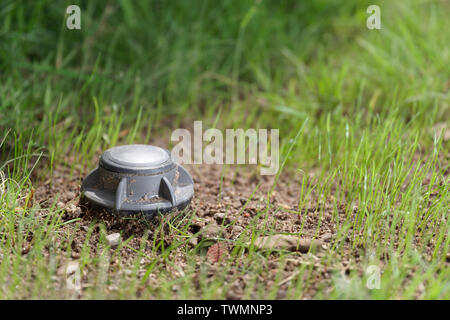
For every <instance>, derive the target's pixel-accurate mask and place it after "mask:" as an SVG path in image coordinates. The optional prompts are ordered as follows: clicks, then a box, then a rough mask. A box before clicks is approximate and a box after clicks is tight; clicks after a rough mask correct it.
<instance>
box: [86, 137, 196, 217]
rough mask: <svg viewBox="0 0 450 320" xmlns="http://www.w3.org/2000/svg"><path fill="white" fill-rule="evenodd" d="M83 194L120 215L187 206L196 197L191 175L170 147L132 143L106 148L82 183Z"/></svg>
mask: <svg viewBox="0 0 450 320" xmlns="http://www.w3.org/2000/svg"><path fill="white" fill-rule="evenodd" d="M81 192H82V194H83V196H84V197H85V198H86V199H87V200H88V202H91V203H93V204H95V205H99V206H101V207H106V208H108V209H110V210H111V211H113V212H114V213H118V214H120V215H132V214H136V213H141V212H142V213H143V214H144V215H145V216H146V217H147V218H152V217H153V216H154V215H155V214H156V213H158V212H160V213H164V212H168V211H170V210H172V209H175V208H178V209H182V208H184V207H186V206H187V205H188V204H189V202H190V201H191V200H192V197H193V196H194V182H193V181H192V177H191V176H190V175H189V173H188V172H187V171H186V169H184V168H183V167H182V166H180V165H178V164H176V163H175V162H174V161H173V159H172V157H171V154H170V152H169V151H168V150H165V149H162V148H159V147H155V146H150V145H144V144H132V145H125V146H118V147H114V148H111V149H108V150H106V151H105V152H104V153H103V154H102V156H101V157H100V161H99V166H98V168H97V169H95V170H93V171H92V172H91V173H89V174H88V175H87V177H86V178H85V179H84V180H83V183H82V185H81Z"/></svg>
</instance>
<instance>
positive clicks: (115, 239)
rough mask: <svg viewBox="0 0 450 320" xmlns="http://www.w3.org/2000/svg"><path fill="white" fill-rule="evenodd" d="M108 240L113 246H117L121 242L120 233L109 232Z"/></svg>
mask: <svg viewBox="0 0 450 320" xmlns="http://www.w3.org/2000/svg"><path fill="white" fill-rule="evenodd" d="M106 240H107V241H108V243H109V245H110V246H111V247H112V248H114V247H117V246H118V245H119V242H120V233H112V234H109V235H107V236H106Z"/></svg>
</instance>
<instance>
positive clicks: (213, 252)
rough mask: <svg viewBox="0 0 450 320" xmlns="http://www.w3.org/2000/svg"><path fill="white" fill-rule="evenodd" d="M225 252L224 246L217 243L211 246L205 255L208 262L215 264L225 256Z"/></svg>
mask: <svg viewBox="0 0 450 320" xmlns="http://www.w3.org/2000/svg"><path fill="white" fill-rule="evenodd" d="M226 252H227V250H226V248H225V247H224V246H222V245H221V244H220V243H219V242H217V243H216V244H213V245H212V246H211V247H209V249H208V253H207V254H206V255H207V257H208V260H209V262H211V263H213V264H214V263H217V262H219V261H220V259H221V258H222V257H223V256H224V255H225V254H226Z"/></svg>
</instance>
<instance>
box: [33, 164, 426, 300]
mask: <svg viewBox="0 0 450 320" xmlns="http://www.w3.org/2000/svg"><path fill="white" fill-rule="evenodd" d="M187 169H188V171H189V172H190V173H191V174H192V176H193V179H194V187H195V196H194V199H193V200H192V203H191V205H190V206H189V207H188V208H187V209H186V210H185V211H183V212H173V213H170V214H166V215H164V216H160V217H157V218H155V219H154V220H152V221H147V220H144V219H139V217H137V218H132V219H125V218H119V217H115V216H113V215H111V214H110V213H109V212H107V211H105V210H104V209H102V208H98V207H93V206H91V205H89V204H87V203H85V202H84V201H83V199H80V185H81V180H82V174H81V173H80V172H75V173H74V174H73V175H72V176H71V175H70V171H69V169H68V168H64V167H60V168H58V169H57V170H55V171H54V172H53V177H52V178H51V179H49V180H47V181H45V182H44V183H42V184H40V185H39V186H38V187H36V190H35V193H34V199H35V201H37V202H39V205H40V206H41V207H42V208H49V207H51V206H54V205H56V206H57V207H59V208H61V209H62V212H63V213H62V217H61V218H62V221H64V222H70V221H75V220H76V221H77V222H76V223H67V224H65V225H63V226H62V227H61V230H62V232H61V233H62V234H64V233H69V234H72V235H73V237H72V238H71V240H70V241H71V242H70V243H67V239H65V240H63V239H61V241H60V242H58V245H59V246H61V247H63V248H65V247H67V248H68V251H69V252H67V259H69V260H70V259H72V260H77V259H79V258H80V256H81V255H82V253H81V251H82V248H83V246H85V247H86V245H85V242H86V239H87V238H89V239H88V242H89V246H88V247H89V248H90V249H89V250H90V252H89V256H90V257H92V258H96V257H98V256H99V255H102V254H103V253H104V250H105V247H104V246H99V243H101V239H102V238H105V237H106V236H107V235H109V234H112V233H120V234H121V239H122V241H124V242H126V245H125V246H119V248H118V249H112V248H111V249H109V250H111V253H110V254H111V257H112V258H111V260H110V263H109V265H108V267H107V269H108V272H109V274H110V278H111V279H115V278H116V279H117V278H120V277H127V276H128V275H129V269H131V268H132V264H133V263H134V261H136V258H137V255H138V254H137V252H138V251H139V250H140V249H142V248H143V250H142V252H143V253H144V255H145V256H143V257H142V259H141V262H140V266H139V272H138V273H137V276H138V277H139V278H140V280H142V279H143V280H142V281H143V284H142V286H140V287H139V289H138V290H137V292H136V297H140V295H141V294H142V292H143V291H145V290H146V288H148V287H149V286H150V287H153V288H159V286H161V285H162V283H161V282H160V281H161V280H160V277H158V276H157V275H156V274H155V273H154V272H151V273H150V274H148V273H147V270H148V266H149V265H152V264H153V263H154V261H158V263H161V264H162V265H163V269H164V270H165V272H166V273H167V274H166V276H168V277H170V278H172V279H177V278H180V277H183V276H184V271H185V270H187V268H188V255H189V254H192V253H193V254H194V255H195V266H194V267H193V269H192V270H194V272H193V275H192V281H193V283H194V286H195V288H194V290H197V291H198V292H200V291H201V287H202V285H201V282H202V281H203V282H205V281H206V282H207V283H212V282H213V281H214V279H215V277H222V278H223V281H224V286H225V287H226V289H224V290H226V292H223V293H222V295H221V296H224V297H226V298H228V299H241V298H245V297H255V298H256V297H258V296H257V295H255V296H252V295H251V294H250V295H248V290H249V286H251V285H254V282H255V281H256V282H258V283H259V284H260V285H261V284H262V285H263V286H264V287H265V288H266V289H267V290H271V288H272V287H273V286H276V287H277V290H276V296H275V297H276V298H278V299H284V298H290V299H292V298H313V297H315V294H316V292H318V291H319V290H322V291H321V292H324V294H325V295H326V294H327V292H326V291H327V290H328V289H326V290H325V291H323V289H324V288H331V287H332V281H334V280H333V275H335V274H342V275H343V277H344V278H345V276H347V275H350V273H357V274H360V275H361V274H362V273H363V270H362V267H361V268H359V267H356V269H355V266H358V265H359V264H360V263H361V262H362V257H363V256H365V254H366V252H365V250H366V249H365V248H364V247H363V246H362V245H360V244H358V243H355V242H354V239H352V234H353V231H352V230H347V231H346V232H347V234H348V235H347V236H344V238H343V239H339V240H337V239H336V236H337V233H338V229H339V228H338V226H339V221H340V222H342V221H344V220H345V219H346V218H347V217H348V216H349V214H350V216H353V215H354V216H357V213H358V206H357V204H354V205H353V211H351V212H348V211H346V210H348V208H349V207H350V208H351V207H352V205H349V204H345V205H344V204H340V205H338V206H337V207H336V205H335V204H334V203H335V202H334V201H333V197H334V195H333V194H334V191H335V189H333V188H332V192H331V194H330V197H331V198H330V199H327V201H325V202H324V201H321V200H319V199H318V198H317V197H316V196H315V195H314V193H312V194H311V196H310V197H308V199H307V201H306V205H305V206H304V207H303V209H302V210H299V199H300V198H301V197H300V193H301V185H302V180H301V179H302V176H301V175H300V174H297V173H296V172H292V171H290V172H285V173H283V174H282V175H281V176H280V178H279V180H278V181H277V183H276V186H275V187H274V183H275V179H276V177H274V176H261V175H259V174H258V173H257V170H256V168H255V167H249V166H247V167H229V166H227V167H223V166H214V165H200V166H187ZM310 178H311V179H310V180H309V183H312V184H314V183H317V181H315V180H314V177H313V176H311V177H310ZM346 208H347V209H346ZM169 224H171V225H176V228H175V229H176V230H182V232H174V228H170V227H169ZM88 234H89V237H88ZM273 234H283V235H295V236H298V237H301V238H302V239H307V240H308V241H310V243H315V242H314V241H319V243H320V244H321V245H322V244H323V248H322V250H319V251H317V252H308V249H307V248H306V249H305V247H302V249H301V250H295V249H293V250H290V249H289V248H295V246H294V245H292V246H289V248H288V251H292V252H291V254H290V255H288V256H287V258H286V257H283V259H280V254H279V253H278V252H277V250H274V252H268V253H261V254H264V255H265V256H264V257H265V258H264V260H263V262H261V263H262V265H261V266H260V267H259V266H258V267H254V266H253V267H249V266H248V265H247V261H246V258H247V256H248V254H249V253H248V248H246V249H245V250H243V251H242V255H241V258H239V259H237V258H235V259H227V258H228V257H230V254H231V252H232V251H233V250H234V249H235V248H236V247H237V246H241V245H242V244H243V243H244V242H245V243H249V242H250V243H251V239H252V237H253V239H254V238H257V237H261V238H264V237H267V236H270V235H273ZM353 235H354V234H353ZM242 239H245V241H243V240H242ZM302 241H303V240H302ZM311 241H312V242H311ZM336 241H339V243H337V242H336ZM155 243H162V247H164V248H169V247H171V246H174V245H176V247H175V248H173V249H172V250H171V252H170V254H169V255H168V256H167V257H161V256H160V255H159V253H161V252H162V251H163V248H162V247H159V248H158V249H157V250H156V251H155V248H154V244H155ZM302 243H305V242H302ZM333 245H335V246H337V247H338V248H339V249H338V250H334V251H331V250H328V249H329V248H330V247H331V246H333ZM266 249H267V248H266ZM275 249H279V248H275ZM432 249H433V248H432V247H430V252H432ZM106 250H108V248H106ZM328 256H329V260H328V261H330V262H329V263H324V262H323V261H324V259H323V258H324V257H325V258H327V257H328ZM119 257H120V259H118V258H119ZM119 260H120V263H119V262H117V261H119ZM230 260H232V261H231V262H230ZM168 261H170V262H168ZM301 266H307V267H308V268H309V278H308V279H307V281H306V282H305V283H304V284H303V285H304V287H305V289H304V290H303V291H302V295H301V296H300V297H298V296H297V297H296V296H289V295H288V292H289V289H290V288H292V287H291V285H292V282H293V280H294V279H296V276H297V274H298V270H299V268H300V267H301ZM205 268H206V271H204V269H205ZM252 268H253V269H252ZM118 270H121V271H120V272H119V271H118ZM201 270H203V271H201ZM224 270H226V271H225V272H224ZM243 270H249V271H248V272H243ZM92 271H93V272H94V271H95V270H92ZM87 272H90V271H89V270H88V271H87ZM201 272H206V275H207V276H206V280H205V279H202V277H203V276H202V275H201ZM255 273H256V274H255ZM255 277H256V280H255ZM203 285H204V284H203ZM91 286H95V284H92V283H91V280H90V279H89V277H87V276H86V277H85V278H84V286H83V290H81V291H80V294H79V297H83V292H84V290H86V289H89V288H90V287H91ZM108 290H110V291H114V290H115V289H114V286H112V288H109V289H108ZM330 290H331V289H330ZM199 296H200V293H199ZM173 298H177V288H176V287H174V288H173Z"/></svg>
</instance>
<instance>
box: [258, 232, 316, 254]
mask: <svg viewBox="0 0 450 320" xmlns="http://www.w3.org/2000/svg"><path fill="white" fill-rule="evenodd" d="M322 245H323V242H322V241H320V240H317V239H308V238H299V237H297V236H292V235H285V234H276V235H273V236H266V237H259V238H257V239H256V240H255V242H254V246H255V248H256V249H259V250H288V251H300V252H301V253H307V252H308V251H309V250H310V249H311V250H313V251H314V250H320V249H321V248H322Z"/></svg>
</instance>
